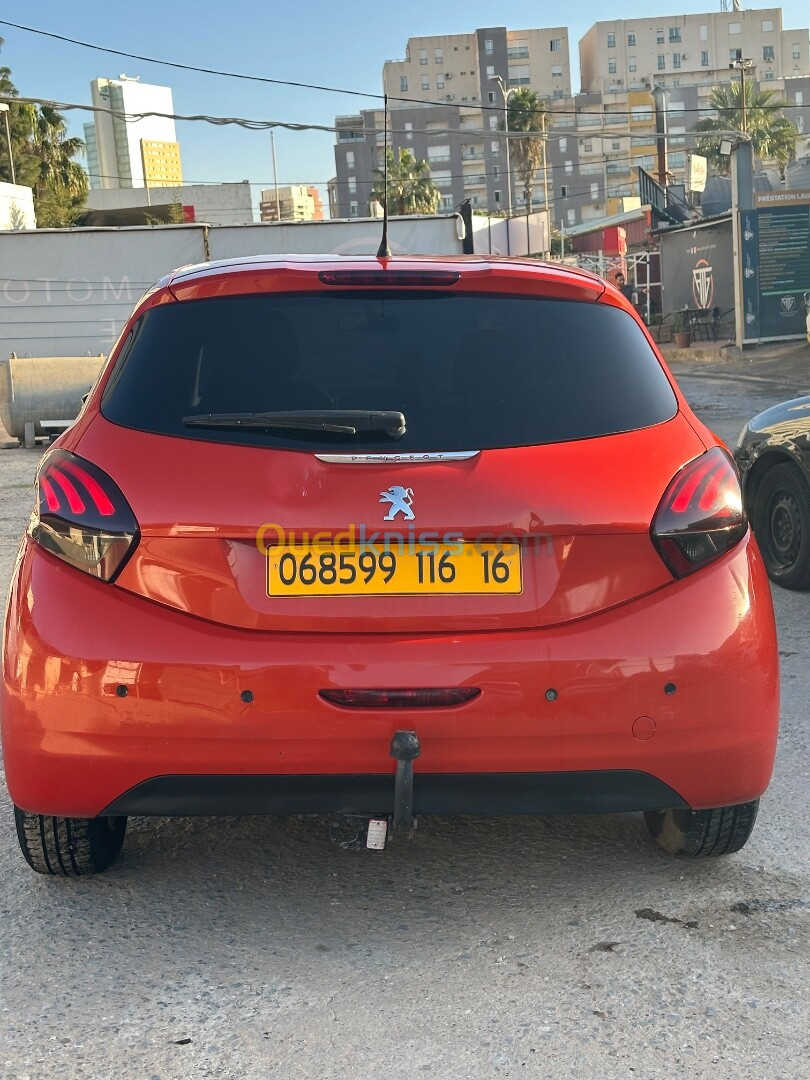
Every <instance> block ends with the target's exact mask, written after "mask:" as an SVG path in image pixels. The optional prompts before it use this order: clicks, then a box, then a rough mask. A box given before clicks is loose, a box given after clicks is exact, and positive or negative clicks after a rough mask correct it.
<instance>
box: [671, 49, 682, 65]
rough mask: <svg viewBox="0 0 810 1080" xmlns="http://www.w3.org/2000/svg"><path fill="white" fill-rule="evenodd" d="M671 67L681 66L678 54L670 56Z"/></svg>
mask: <svg viewBox="0 0 810 1080" xmlns="http://www.w3.org/2000/svg"><path fill="white" fill-rule="evenodd" d="M672 66H673V67H674V68H679V67H680V66H681V54H680V53H679V52H674V53H673V54H672Z"/></svg>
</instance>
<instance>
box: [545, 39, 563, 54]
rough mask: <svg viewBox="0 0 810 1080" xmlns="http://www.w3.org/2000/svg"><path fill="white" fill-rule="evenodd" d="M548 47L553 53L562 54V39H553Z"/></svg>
mask: <svg viewBox="0 0 810 1080" xmlns="http://www.w3.org/2000/svg"><path fill="white" fill-rule="evenodd" d="M548 47H549V48H550V49H551V51H552V52H561V51H562V38H558V37H555V38H551V40H550V41H549V43H548Z"/></svg>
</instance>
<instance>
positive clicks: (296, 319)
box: [102, 291, 677, 452]
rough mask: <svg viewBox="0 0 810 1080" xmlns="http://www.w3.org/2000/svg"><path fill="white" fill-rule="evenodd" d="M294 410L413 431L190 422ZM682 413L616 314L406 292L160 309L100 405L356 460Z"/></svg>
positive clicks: (573, 433) (560, 435)
mask: <svg viewBox="0 0 810 1080" xmlns="http://www.w3.org/2000/svg"><path fill="white" fill-rule="evenodd" d="M287 410H304V411H307V410H315V411H318V412H321V411H322V410H394V411H396V412H400V413H402V414H403V416H404V417H405V428H406V430H405V434H404V435H402V436H401V437H398V438H394V437H392V435H391V434H389V433H388V432H387V431H380V430H375V431H361V430H359V429H358V430H357V433H356V434H355V435H347V434H346V432H345V431H343V432H340V433H335V432H321V431H312V430H291V429H286V428H278V427H276V428H273V429H262V428H253V427H251V428H247V429H245V428H240V429H235V430H230V429H223V428H209V427H199V426H190V425H189V424H188V418H189V417H194V416H198V417H199V416H204V415H207V414H212V413H216V414H222V413H233V414H242V413H257V412H261V413H264V412H277V411H287ZM676 410H677V403H676V399H675V395H674V393H673V390H672V387H671V386H670V384H669V382H668V380H667V378H666V376H665V374H664V372H663V370H662V368H661V366H660V364H659V363H658V361H657V359H656V357H655V355H654V353H653V351H652V349H651V348H650V346H649V344H648V342H647V340H646V339H645V337H644V335H643V333H642V332H641V330H640V329H639V327H638V326H637V325H636V323H635V322H634V321H633V319H632V318H631V317H630V316H629V315H628V314H627V313H626V312H624V311H621V310H620V309H617V308H612V307H608V306H603V305H601V304H594V303H586V302H579V301H570V300H547V299H540V298H533V297H530V298H525V297H511V296H486V295H484V296H482V295H476V296H470V295H463V294H447V293H445V294H441V293H439V294H437V293H430V294H427V293H424V292H421V293H414V292H411V293H407V294H403V292H402V291H399V292H396V293H393V292H391V293H389V292H386V293H385V294H381V293H380V292H379V291H375V292H374V293H373V294H368V293H357V292H354V293H351V294H348V293H345V292H343V293H327V294H324V293H318V294H315V295H313V294H306V295H285V294H272V295H264V294H263V295H256V296H235V297H225V298H222V299H214V300H194V301H183V302H180V303H175V304H166V305H161V306H158V307H155V308H152V309H150V310H149V311H147V312H146V313H145V314H144V315H143V317H142V318H141V319H140V320H139V321H138V323H137V324H136V325H135V327H134V328H133V330H132V333H131V334H130V337H129V339H128V341H127V342H126V343H125V345H124V348H123V350H122V352H121V355H120V357H119V360H118V363H117V365H116V368H115V371H114V372H113V375H112V377H111V379H110V381H109V383H108V386H107V389H106V391H105V395H104V399H103V402H102V412H103V414H104V416H105V417H106V418H107V419H108V420H110V421H112V422H113V423H116V424H121V425H123V426H125V427H130V428H137V429H139V430H141V431H149V432H155V433H158V434H161V435H174V436H181V437H185V438H194V439H205V440H211V441H216V442H228V443H239V444H247V445H259V446H283V447H294V448H296V449H316V450H320V451H322V450H324V449H325V448H329V449H330V450H332V449H333V450H335V451H341V450H342V451H347V452H350V451H351V450H352V449H353V448H354V447H357V446H361V447H362V448H363V450H364V451H369V450H374V451H380V452H385V451H388V452H393V451H396V452H399V451H423V452H430V451H440V450H444V451H447V450H483V449H491V448H495V447H507V446H529V445H534V444H538V443H552V442H562V441H568V440H571V439H585V438H592V437H594V436H598V435H609V434H612V433H615V432H621V431H631V430H634V429H637V428H642V427H649V426H651V425H653V424H659V423H661V422H663V421H665V420H668V419H670V418H671V417H672V416H674V414H675V412H676ZM335 415H336V416H339V412H338V413H336V414H335Z"/></svg>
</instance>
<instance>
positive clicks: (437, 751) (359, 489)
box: [0, 257, 778, 874]
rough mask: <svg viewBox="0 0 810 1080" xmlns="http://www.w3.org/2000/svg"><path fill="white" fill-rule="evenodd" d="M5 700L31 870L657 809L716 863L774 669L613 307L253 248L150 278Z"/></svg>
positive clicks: (33, 601) (722, 503)
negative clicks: (235, 846)
mask: <svg viewBox="0 0 810 1080" xmlns="http://www.w3.org/2000/svg"><path fill="white" fill-rule="evenodd" d="M0 706H2V737H3V751H4V755H5V764H6V776H7V780H8V787H9V791H10V794H11V798H12V799H13V801H14V803H15V807H16V820H17V831H18V835H19V840H20V844H21V847H22V850H23V853H24V855H25V857H26V859H27V860H28V862H29V863H30V864H31V866H32V867H33V868H34V869H35V870H38V871H40V872H42V873H52V874H83V873H89V872H93V871H97V870H101V869H103V868H104V867H106V866H107V865H108V864H109V863H110V862H111V861H112V860H113V859H114V858H115V856H116V855H117V853H118V852H119V850H120V848H121V844H122V842H123V837H124V830H125V826H126V820H127V815H129V814H157V815H186V814H285V813H332V812H337V811H339V810H341V809H347V808H352V809H353V810H354V811H355V812H356V813H358V814H361V815H367V816H368V817H369V819H375V837H376V838H379V835H380V825H382V830H383V836H384V834H385V829H386V823H387V827H388V828H407V827H409V826H410V825H411V823H412V821H413V818H414V815H416V814H426V813H442V814H444V813H448V814H499V813H507V814H512V813H533V814H546V813H552V812H588V813H591V812H597V811H644V813H645V817H646V821H647V824H648V826H649V828H650V830H651V832H652V834H653V836H655V837H656V839H657V840H658V841H659V843H660V844H661V845H662V846H663V847H664V848H666V849H667V850H668V851H671V852H681V853H685V854H690V855H717V854H722V853H725V852H730V851H735V850H737V849H739V848H740V847H742V845H743V844H744V843H745V841H746V840H747V838H748V836H749V835H750V833H751V829H752V827H753V824H754V819H755V816H756V812H757V805H758V800H759V797H760V795H761V794H762V793H763V791H764V790H765V788H766V787H767V784H768V781H769V778H770V775H771V770H772V766H773V759H774V751H775V745H776V733H777V714H778V673H777V652H776V644H775V636H774V624H773V612H772V607H771V599H770V593H769V589H768V582H767V579H766V575H765V571H764V568H763V565H762V561H761V558H760V555H759V552H758V551H757V548H756V545H755V543H754V541H753V539H752V537H751V533H750V531H749V528H748V522H747V520H746V518H745V516H744V513H743V510H742V508H741V501H740V489H739V484H738V480H737V475H736V472H735V469H734V466H733V464H732V461H731V460H730V458H729V455H728V453H727V451H726V449H725V448H724V447H723V446H722V444H720V443H719V442H718V440H717V438H716V437H715V436H714V435H712V434H711V432H710V431H708V430H707V429H706V428H705V427H704V426H703V425H702V424H701V423H700V422H699V421H698V420H697V419H696V418H695V416H694V415H693V414H692V412H691V411H690V409H689V408H688V406H687V405H686V403H685V401H684V400H683V398H682V396H681V394H680V392H679V390H678V388H677V386H676V385H675V384H674V382H673V381H672V378H671V377H670V375H669V373H668V372H667V370H666V368H665V366H664V364H663V361H662V359H661V357H660V356H659V355H658V353H657V352H656V349H655V346H654V345H653V344H652V342H651V341H650V339H649V337H648V336H647V334H646V332H645V330H644V328H643V326H642V325H641V323H640V322H639V320H638V318H637V316H636V315H635V313H634V311H633V310H632V308H631V307H630V306H629V304H628V303H627V302H626V301H625V300H624V299H623V298H622V296H621V295H620V294H619V293H618V292H617V291H616V290H615V289H612V288H610V287H608V286H606V285H605V283H604V282H603V281H601V280H600V279H598V278H595V277H592V276H590V275H587V274H584V273H580V272H577V271H575V270H571V269H567V268H562V267H554V266H548V265H543V264H539V263H534V262H521V261H517V260H497V259H492V260H482V259H476V258H471V259H469V260H468V259H461V258H455V259H419V258H394V259H374V258H353V259H346V258H343V259H338V258H330V257H325V258H318V259H313V258H294V257H293V258H279V259H272V258H261V259H253V260H250V259H248V260H238V261H232V262H229V263H221V264H212V265H205V266H198V267H191V268H186V269H183V270H179V271H177V272H175V273H173V274H171V275H169V276H168V277H166V278H164V279H163V280H162V281H160V282H159V283H158V284H157V285H156V286H155V287H154V288H153V289H152V290H151V291H150V292H149V293H147V295H146V296H145V297H144V298H143V299H142V300H141V302H140V303H139V304H138V306H137V308H136V309H135V312H134V313H133V315H132V317H131V318H130V320H129V321H128V323H127V325H126V327H125V329H124V331H123V333H122V335H121V338H120V340H119V341H118V343H117V345H116V346H115V348H114V349H113V351H112V353H111V355H110V358H109V362H108V363H107V365H106V367H105V369H104V371H103V373H102V375H101V377H100V379H99V381H98V383H97V385H96V386H95V388H94V390H93V392H92V393H91V395H90V397H89V399H88V401H87V403H86V405H85V407H84V409H83V411H82V413H81V415H80V417H79V419H78V420H77V421H76V423H75V424H74V425H73V426H72V427H71V428H70V429H69V430H68V431H67V432H66V433H65V434H64V435H63V436H62V437H61V438H60V439H59V440H58V442H57V444H56V445H55V447H54V448H53V449H51V450H49V451H48V452H47V453H46V455H45V456H44V458H43V460H42V464H41V466H40V469H39V475H38V480H37V495H36V505H35V508H34V511H33V513H32V516H31V521H30V524H29V527H28V530H27V533H26V536H25V538H24V539H23V543H22V548H21V551H20V556H19V562H18V565H17V567H16V571H15V574H14V579H13V583H12V587H11V594H10V599H9V603H8V611H7V614H6V620H5V638H4V647H3V671H2V696H1V697H0ZM375 842H377V843H379V839H375Z"/></svg>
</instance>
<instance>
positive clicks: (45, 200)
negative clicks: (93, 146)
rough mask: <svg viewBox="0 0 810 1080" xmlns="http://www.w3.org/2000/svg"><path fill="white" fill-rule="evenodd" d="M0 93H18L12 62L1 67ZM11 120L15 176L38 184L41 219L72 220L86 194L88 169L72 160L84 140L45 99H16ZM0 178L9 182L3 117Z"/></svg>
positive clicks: (51, 224) (48, 224)
mask: <svg viewBox="0 0 810 1080" xmlns="http://www.w3.org/2000/svg"><path fill="white" fill-rule="evenodd" d="M2 44H3V39H2V38H0V46H2ZM0 96H2V97H4V98H17V97H19V93H18V91H17V88H16V86H15V85H14V83H13V82H12V79H11V69H10V68H8V67H0ZM8 120H9V131H10V135H11V152H12V154H13V157H14V171H15V178H16V181H17V183H18V184H22V185H23V186H25V187H30V188H33V190H34V209H35V211H36V216H37V224H38V225H39V226H40V227H41V228H61V227H65V226H69V225H72V224H73V223H74V222H75V219H76V216H77V214H78V212H79V211H80V209H81V207H82V206H83V205H84V202H85V200H86V198H87V188H88V183H87V173H86V172H85V171H84V169H83V168H82V167H81V165H80V164H79V163H78V162H77V161H75V160H74V159H75V158H76V157H77V155H78V154H80V153H81V152H82V150H83V149H84V142H83V141H82V140H81V139H77V138H74V137H71V136H69V135H68V131H67V124H66V122H65V119H64V117H63V116H62V114H61V113H59V112H57V110H56V109H52V108H50V107H49V106H47V105H41V106H40V105H29V104H26V103H24V102H15V101H12V102H11V104H10V108H9V112H8ZM0 180H2V181H5V182H6V183H11V165H10V162H9V148H8V141H7V139H6V130H5V121H4V120H3V121H0Z"/></svg>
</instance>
